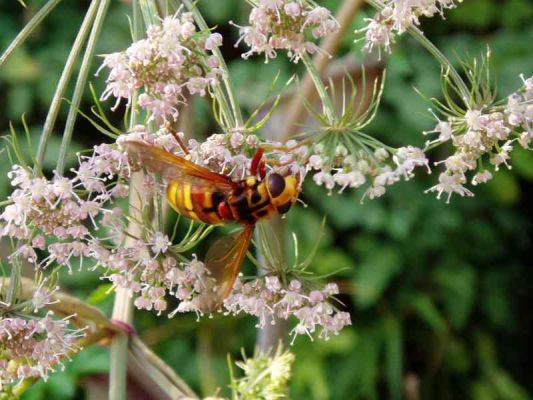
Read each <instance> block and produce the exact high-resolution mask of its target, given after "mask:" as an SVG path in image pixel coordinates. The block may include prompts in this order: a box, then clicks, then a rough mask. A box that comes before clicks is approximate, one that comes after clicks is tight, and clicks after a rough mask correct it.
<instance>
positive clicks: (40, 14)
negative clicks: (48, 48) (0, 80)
mask: <svg viewBox="0 0 533 400" xmlns="http://www.w3.org/2000/svg"><path fill="white" fill-rule="evenodd" d="M60 1H61V0H50V1H48V3H46V4H45V5H44V6H43V7H42V8H41V9H40V10H39V11H37V13H36V14H35V15H34V16H33V18H32V19H31V20H30V21H29V22H28V23H27V24H26V26H24V29H22V30H21V31H20V32H19V34H18V35H17V36H16V37H15V39H13V41H12V42H11V43H10V44H9V47H8V48H7V49H6V51H4V54H2V56H1V57H0V66H2V64H3V63H4V62H6V61H7V59H8V58H9V57H10V56H11V54H13V52H14V51H15V50H16V49H17V48H18V47H19V46H20V45H22V43H24V41H25V40H26V39H27V38H28V36H30V35H31V34H32V32H33V31H34V30H35V28H37V27H38V26H39V24H40V23H41V22H42V21H43V20H44V19H45V18H46V16H47V15H48V14H50V12H51V11H52V10H53V9H54V8H55V7H56V6H57V5H58V4H59V2H60Z"/></svg>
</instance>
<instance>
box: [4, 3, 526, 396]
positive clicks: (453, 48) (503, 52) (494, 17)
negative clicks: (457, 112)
mask: <svg viewBox="0 0 533 400" xmlns="http://www.w3.org/2000/svg"><path fill="white" fill-rule="evenodd" d="M27 3H28V6H29V7H28V8H27V9H23V8H22V7H20V6H19V4H18V3H17V2H16V1H14V0H4V1H2V2H1V4H0V48H1V49H5V48H6V47H7V45H8V44H9V42H10V40H11V39H12V38H13V37H14V36H15V35H16V33H17V32H18V31H19V30H20V29H21V27H22V26H23V24H24V23H25V21H27V20H28V19H29V18H30V17H31V15H33V13H34V12H35V10H36V9H38V8H39V7H40V6H41V5H42V4H44V1H37V0H35V1H33V0H29V1H28V2H27ZM87 3H88V1H64V2H62V3H61V4H60V5H59V6H58V7H57V9H56V10H55V11H54V12H53V13H52V14H51V16H50V17H49V18H48V19H47V20H46V21H45V22H44V24H43V25H42V26H41V27H40V28H39V29H38V31H37V32H36V33H35V34H34V35H33V36H32V37H31V39H30V40H29V41H28V42H27V43H26V44H25V45H24V47H23V48H21V49H20V50H19V51H17V52H16V53H15V54H14V55H13V57H12V59H11V60H10V61H9V63H8V64H6V65H5V66H4V67H2V68H1V69H0V110H1V116H0V132H1V133H2V134H5V133H7V130H8V127H9V122H10V121H12V122H13V124H14V125H15V126H17V127H19V128H20V118H21V115H22V114H26V118H27V120H28V123H29V125H30V127H31V130H32V133H33V135H34V136H35V139H37V137H38V134H39V130H40V129H41V126H42V123H43V121H44V119H45V117H46V112H47V106H48V104H49V101H50V99H51V97H52V95H53V92H54V89H55V85H56V83H57V81H58V78H59V75H60V72H61V69H62V66H63V63H64V60H65V59H66V56H67V52H68V51H69V49H70V46H71V43H72V41H73V39H74V36H75V34H76V31H77V27H78V26H79V23H80V21H81V18H82V15H83V12H84V10H85V9H86V7H87ZM244 3H245V2H244V1H242V0H224V1H216V2H215V1H208V0H202V1H200V6H201V7H202V9H203V10H204V11H205V16H206V18H207V19H208V22H209V24H210V25H217V26H218V30H219V31H220V32H223V33H224V37H225V44H224V51H225V54H226V55H227V57H228V59H229V60H230V62H229V64H230V68H231V71H232V77H233V79H234V81H235V84H236V86H237V89H238V92H239V96H240V100H241V101H242V104H243V106H244V107H245V108H247V109H248V110H250V109H252V107H253V106H254V105H255V104H256V103H257V101H258V100H260V99H261V96H262V95H264V94H265V93H266V91H267V90H268V88H269V86H270V84H271V81H272V79H273V77H274V76H275V74H276V73H277V72H278V71H280V72H281V76H282V77H288V76H290V74H291V73H293V72H295V71H296V70H297V67H295V66H294V65H292V64H290V63H289V62H287V61H285V60H283V59H282V57H279V58H278V59H276V60H274V61H273V62H271V63H269V64H264V63H263V60H262V59H256V60H252V61H248V62H244V61H243V60H241V59H240V58H239V50H237V49H235V48H234V47H233V43H234V42H235V41H236V39H237V33H236V31H235V29H233V28H231V27H230V26H229V25H228V24H227V21H228V20H230V19H233V20H235V21H236V22H240V23H244V22H245V16H246V12H247V6H246V5H245V4H244ZM320 3H324V4H325V5H326V6H328V7H330V8H331V9H333V10H336V9H337V7H338V5H339V4H340V1H339V0H328V1H324V2H320ZM128 12H129V9H128V6H127V5H126V4H125V2H120V1H114V2H112V6H111V9H110V12H109V15H108V18H107V22H106V23H105V29H104V32H103V37H102V39H101V40H100V43H99V47H98V53H99V54H104V53H109V52H113V51H119V50H123V49H124V48H125V47H127V45H128V41H129V30H128V20H127V18H126V15H127V14H128ZM371 14H372V11H371V10H370V9H367V8H365V9H364V10H363V11H361V12H360V13H359V14H358V16H357V18H356V20H355V21H354V23H353V27H354V29H355V28H356V27H361V26H362V24H363V18H365V17H368V16H370V15H371ZM532 21H533V2H531V1H528V0H506V1H504V0H501V1H498V0H465V2H464V3H463V4H461V5H460V6H459V7H458V8H457V9H456V10H454V11H451V12H446V20H445V21H443V20H441V19H439V18H437V17H436V18H434V19H432V20H431V21H425V23H424V24H423V26H422V29H423V30H424V31H425V32H426V33H427V35H428V36H429V37H430V39H431V40H432V41H434V42H435V43H436V44H437V45H438V46H439V48H441V49H442V50H443V51H444V53H445V54H446V55H448V56H449V57H450V58H451V59H453V60H457V56H460V57H464V56H465V55H467V54H470V55H478V54H479V53H480V52H481V51H483V50H484V49H485V48H486V46H487V44H488V45H490V47H491V48H492V50H493V65H494V72H495V77H496V79H497V85H498V88H499V93H500V94H501V96H502V97H503V96H505V95H507V94H509V93H511V92H512V91H513V90H515V89H516V88H518V87H519V86H520V85H521V81H520V79H519V74H521V73H524V74H525V75H526V76H530V75H531V74H532V73H533V48H532V46H531V43H533V24H532V23H531V22H532ZM360 46H361V44H354V43H353V34H350V35H348V36H347V37H346V38H345V41H344V43H343V47H342V49H341V54H350V56H351V57H354V58H356V59H360V58H361V53H360ZM98 63H99V61H97V62H95V63H94V67H95V69H96V67H97V64H98ZM387 70H388V72H387V74H388V76H387V82H386V87H385V93H384V101H383V104H382V107H381V109H380V112H379V113H378V116H377V118H376V120H375V121H374V123H373V124H372V125H371V126H370V127H369V129H368V130H369V132H370V133H372V134H375V135H377V136H378V137H380V138H382V139H383V140H384V141H387V142H388V143H390V144H392V145H396V146H399V145H405V144H414V145H419V146H421V145H422V144H423V142H424V137H423V136H422V135H421V134H420V132H421V131H422V130H424V129H428V128H430V127H431V125H432V123H433V122H432V120H431V118H429V117H428V114H427V112H426V109H427V107H428V105H427V103H425V102H424V101H423V100H422V99H421V98H420V96H418V95H417V94H416V93H415V92H414V90H413V87H416V88H418V89H419V90H421V91H422V92H423V93H424V94H425V95H427V96H428V97H431V96H439V67H438V65H437V64H436V62H435V61H434V60H433V59H432V58H431V57H430V56H429V55H428V54H427V53H426V52H425V51H424V50H423V49H421V47H420V46H419V45H418V44H417V43H416V42H414V41H413V40H412V39H411V38H409V37H403V38H402V39H401V40H400V41H399V44H398V45H397V46H396V47H395V49H394V53H393V54H392V56H391V57H389V58H388V59H387ZM258 77H261V79H258ZM102 80H103V77H102V78H101V79H98V78H92V81H93V83H94V84H95V86H96V87H97V91H101V89H102V87H103V86H102V85H103V82H102ZM91 104H92V103H91V99H90V97H89V96H87V98H86V99H85V102H84V105H83V108H84V109H85V110H87V109H88V108H89V107H90V106H91ZM109 106H110V104H109ZM208 112H209V108H208V106H207V105H206V104H205V103H204V102H202V101H197V102H196V103H195V119H196V121H195V127H196V128H195V129H196V133H197V134H200V135H201V134H206V133H209V132H208V129H210V128H213V127H212V126H209V124H208V123H206V122H205V121H206V113H208ZM65 117H66V104H65V107H64V109H63V110H62V114H61V117H60V121H59V123H58V127H57V132H56V133H57V135H56V136H55V137H54V138H53V140H52V142H51V144H50V146H49V153H48V156H47V160H46V162H45V167H46V168H47V169H48V170H51V169H53V167H54V165H55V160H56V159H57V157H56V156H57V151H58V148H59V140H60V136H59V134H60V133H61V132H62V127H63V124H64V119H65ZM116 122H117V125H119V124H120V122H121V121H120V116H116ZM35 141H36V140H35ZM102 141H106V138H105V137H103V136H102V135H100V134H99V133H98V132H96V131H95V130H94V129H92V128H91V126H90V124H89V123H87V121H84V120H83V119H80V120H79V122H78V124H77V129H76V132H75V142H74V143H73V145H72V155H73V156H74V152H75V151H77V150H80V149H83V148H87V147H90V146H92V145H93V144H95V143H99V142H102ZM442 152H443V154H445V152H446V149H442ZM431 156H432V157H434V159H440V158H442V154H432V155H431ZM71 161H72V165H74V164H73V162H74V161H75V158H74V157H72V160H71ZM512 165H513V169H512V170H511V171H501V172H499V173H498V174H497V175H496V177H495V179H494V180H493V181H492V182H491V183H489V184H488V185H485V186H482V187H476V188H475V193H476V197H474V198H467V199H463V198H458V197H455V198H454V199H453V200H452V204H451V205H446V204H444V202H443V201H437V200H436V199H435V198H434V197H433V196H432V195H426V194H424V193H423V191H424V189H426V188H428V187H430V186H432V185H433V182H434V181H435V180H436V178H437V176H436V174H435V173H434V174H433V175H429V176H427V175H426V174H424V173H421V174H419V175H420V176H418V177H417V179H416V180H413V181H410V182H408V183H399V184H397V185H395V187H393V188H391V189H390V191H389V193H388V194H387V196H385V197H384V198H382V199H378V200H374V201H367V202H365V204H363V205H361V204H360V198H361V194H362V193H360V192H347V193H344V194H343V195H342V196H339V195H333V196H331V197H329V196H325V191H324V190H323V189H321V188H317V187H315V186H314V185H308V186H306V189H305V192H304V200H305V201H306V202H307V203H308V204H309V207H308V208H305V209H304V208H302V207H298V208H296V209H295V210H293V211H291V213H289V217H288V221H289V228H290V230H291V231H294V232H296V233H297V234H298V237H299V239H300V242H301V246H302V251H303V252H304V253H305V252H306V251H308V250H309V249H310V248H311V246H312V245H313V243H314V241H315V240H316V239H317V233H316V232H318V231H319V227H320V224H321V221H322V218H323V216H324V215H325V216H326V217H327V223H326V230H325V233H326V234H325V235H324V237H323V239H322V241H321V244H320V249H319V251H318V254H317V256H316V259H315V260H314V263H313V268H314V269H315V271H316V272H318V273H330V272H332V271H336V270H339V269H343V270H342V272H340V273H339V274H338V276H337V277H336V279H337V281H338V282H339V283H346V282H351V283H352V284H351V285H349V287H350V288H352V290H351V291H350V293H348V294H345V295H342V296H341V300H342V301H343V302H344V303H345V304H346V307H347V308H348V309H349V311H350V312H351V315H352V321H353V326H351V327H349V328H346V329H345V330H344V331H343V332H342V334H341V335H340V336H338V337H334V338H332V339H331V340H330V341H327V342H325V341H321V340H316V341H314V342H310V340H309V339H308V338H306V337H301V338H299V339H298V340H296V343H295V344H294V346H292V348H291V350H292V351H293V352H294V353H295V355H296V363H295V366H294V369H293V379H292V383H291V398H293V399H392V400H394V399H401V398H405V399H409V400H416V399H475V400H497V399H498V400H499V399H501V400H522V399H528V398H531V397H532V395H533V372H532V371H533V368H532V364H531V361H530V356H528V355H527V354H528V352H529V351H531V350H529V351H528V350H527V349H528V348H530V347H531V334H530V333H531V331H532V330H533V323H532V322H533V321H532V314H531V312H530V304H532V303H531V300H533V295H532V289H533V284H532V281H531V280H530V275H529V273H528V272H529V268H530V261H531V257H530V254H531V253H530V252H529V250H530V247H531V233H532V223H531V215H532V208H531V206H530V204H531V203H530V202H531V200H532V199H533V190H532V185H531V181H532V180H533V155H532V154H531V153H529V152H526V151H523V150H518V149H517V150H516V151H515V152H514V154H513V160H512ZM9 167H10V166H9V164H8V162H7V161H6V158H5V157H3V158H2V161H1V163H0V194H1V198H4V197H5V196H6V195H7V194H8V193H9V190H10V188H9V183H8V181H7V178H6V173H7V171H8V170H9ZM63 278H64V279H63V280H62V286H63V288H64V289H66V290H68V291H70V292H72V293H75V294H77V295H79V296H80V297H82V298H86V299H87V298H90V300H91V301H92V302H93V303H95V304H97V305H98V306H99V307H101V308H102V309H103V310H105V311H106V312H108V313H109V311H110V308H111V304H112V298H111V297H107V298H98V296H94V295H93V296H91V293H92V292H93V290H94V289H95V288H97V287H98V286H99V285H100V284H101V281H99V279H98V276H97V274H96V273H94V272H82V273H76V274H73V275H71V276H68V275H66V276H64V277H63ZM254 325H255V321H254V320H253V319H252V318H248V317H242V318H229V317H216V318H214V319H208V318H204V319H202V320H201V321H200V322H196V318H195V316H178V317H176V318H174V319H172V320H168V319H167V318H165V317H159V318H158V317H156V316H155V315H153V314H151V313H148V312H138V313H137V315H136V327H137V329H138V331H139V333H140V335H141V337H142V338H143V339H144V340H145V341H146V343H147V344H148V345H150V346H151V347H152V348H153V349H154V350H155V351H156V352H157V353H158V354H160V355H161V356H162V357H163V358H164V359H165V360H166V361H167V362H168V363H169V364H170V365H171V366H172V367H173V368H175V370H176V371H177V372H178V373H179V374H180V375H181V376H182V377H183V378H184V379H185V380H186V381H187V382H188V383H189V384H190V385H191V386H192V387H193V388H194V389H195V390H197V391H198V392H199V393H202V394H203V395H210V394H213V393H214V392H215V390H216V388H221V394H227V387H226V385H227V382H228V373H227V367H226V354H227V353H231V354H232V355H233V357H234V358H239V356H240V355H239V352H240V349H241V348H244V349H245V351H246V353H247V354H252V352H253V348H254V342H255V333H256V331H255V328H254ZM107 368H108V357H107V350H106V349H105V348H98V347H92V348H89V349H86V350H84V351H83V352H82V353H81V354H79V355H78V356H76V357H75V358H74V360H73V361H72V362H71V363H67V364H66V372H65V373H64V374H55V375H54V376H53V377H52V378H51V379H50V381H49V382H48V383H47V384H46V385H44V384H43V383H39V384H38V385H36V386H35V387H34V388H32V389H31V390H30V391H29V392H28V394H27V396H26V397H25V398H27V399H44V398H48V399H54V400H56V399H57V400H63V399H65V400H66V399H83V398H86V397H85V396H86V394H85V392H86V390H89V389H87V388H88V387H90V386H91V384H93V383H94V379H93V378H91V376H92V377H94V376H98V375H99V374H103V373H104V374H105V372H106V371H107ZM91 382H93V383H91Z"/></svg>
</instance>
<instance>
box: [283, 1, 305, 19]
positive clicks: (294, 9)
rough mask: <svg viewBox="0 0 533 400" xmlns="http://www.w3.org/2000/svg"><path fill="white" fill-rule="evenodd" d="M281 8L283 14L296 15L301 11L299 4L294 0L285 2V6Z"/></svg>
mask: <svg viewBox="0 0 533 400" xmlns="http://www.w3.org/2000/svg"><path fill="white" fill-rule="evenodd" d="M283 9H284V10H285V14H287V15H288V16H290V17H297V16H299V15H300V14H301V12H302V10H301V8H300V5H299V4H298V3H296V2H291V3H288V4H285V7H283Z"/></svg>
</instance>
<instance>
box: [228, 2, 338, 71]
mask: <svg viewBox="0 0 533 400" xmlns="http://www.w3.org/2000/svg"><path fill="white" fill-rule="evenodd" d="M251 4H252V5H253V8H252V11H251V12H250V17H249V22H250V25H249V26H241V27H239V28H240V35H241V37H240V39H239V41H238V42H237V44H236V46H237V45H238V44H239V43H240V42H241V41H244V43H246V45H247V46H249V47H250V50H249V51H248V52H246V53H244V54H243V58H248V57H250V56H251V55H253V54H264V56H265V61H266V62H268V60H269V59H271V58H275V57H276V55H277V50H286V51H287V52H288V55H289V58H290V59H291V60H292V61H294V62H298V61H299V60H300V58H301V57H302V55H303V54H307V53H309V54H313V53H315V52H317V51H319V50H320V49H319V47H318V46H317V45H316V44H315V42H314V41H315V40H316V39H320V38H322V37H324V36H326V35H328V34H330V33H333V32H336V31H337V30H338V29H339V24H338V22H337V21H336V20H335V19H334V18H333V16H332V15H331V12H330V11H329V10H328V9H327V8H325V7H321V6H318V5H316V4H314V3H311V2H309V1H307V0H257V1H251Z"/></svg>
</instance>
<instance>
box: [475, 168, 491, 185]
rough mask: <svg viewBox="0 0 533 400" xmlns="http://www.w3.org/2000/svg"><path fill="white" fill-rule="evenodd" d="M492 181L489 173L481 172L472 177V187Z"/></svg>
mask: <svg viewBox="0 0 533 400" xmlns="http://www.w3.org/2000/svg"><path fill="white" fill-rule="evenodd" d="M491 179H492V174H491V173H490V171H487V170H485V171H482V172H478V173H477V174H475V175H474V177H473V178H472V185H474V186H475V185H478V184H480V183H486V182H488V181H490V180H491Z"/></svg>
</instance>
